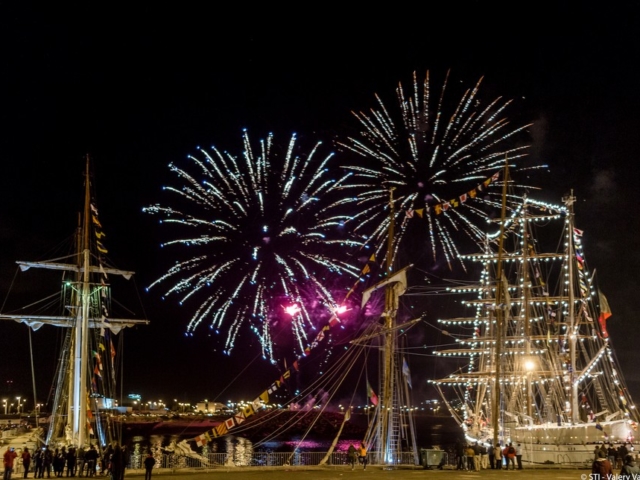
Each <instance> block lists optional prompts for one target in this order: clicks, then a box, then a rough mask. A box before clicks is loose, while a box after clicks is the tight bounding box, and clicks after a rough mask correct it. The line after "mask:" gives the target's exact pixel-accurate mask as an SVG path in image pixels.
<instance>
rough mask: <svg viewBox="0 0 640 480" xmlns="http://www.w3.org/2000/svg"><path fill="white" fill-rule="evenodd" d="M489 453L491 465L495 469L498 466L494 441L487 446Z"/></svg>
mask: <svg viewBox="0 0 640 480" xmlns="http://www.w3.org/2000/svg"><path fill="white" fill-rule="evenodd" d="M487 455H489V466H490V467H491V470H495V468H496V452H495V449H494V448H493V443H489V448H487Z"/></svg>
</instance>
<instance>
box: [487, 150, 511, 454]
mask: <svg viewBox="0 0 640 480" xmlns="http://www.w3.org/2000/svg"><path fill="white" fill-rule="evenodd" d="M508 183H509V164H508V162H507V160H506V159H505V164H504V179H503V183H502V211H501V215H500V219H501V221H500V239H499V241H498V267H497V271H496V308H495V313H496V356H495V369H496V377H495V380H494V400H493V404H492V407H493V408H492V409H491V410H492V412H491V423H492V427H493V446H494V448H498V445H499V439H500V419H499V416H500V364H501V358H500V357H501V354H502V336H503V335H504V312H505V310H503V308H502V307H501V304H502V288H503V281H502V253H503V248H504V223H505V218H506V215H507V184H508Z"/></svg>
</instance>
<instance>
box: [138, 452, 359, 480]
mask: <svg viewBox="0 0 640 480" xmlns="http://www.w3.org/2000/svg"><path fill="white" fill-rule="evenodd" d="M351 447H353V445H351ZM351 447H349V448H351ZM353 452H354V453H353V458H355V456H356V447H353ZM353 462H354V463H355V460H354V461H353ZM155 464H156V459H155V458H153V455H151V452H149V453H148V454H147V458H145V459H144V480H151V472H152V471H153V466H154V465H155Z"/></svg>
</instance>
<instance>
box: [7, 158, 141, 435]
mask: <svg viewBox="0 0 640 480" xmlns="http://www.w3.org/2000/svg"><path fill="white" fill-rule="evenodd" d="M89 171H90V169H89V156H88V155H87V158H86V167H85V190H84V209H83V213H82V215H81V217H80V218H79V221H78V223H79V226H78V233H77V242H76V243H77V250H76V253H75V254H74V255H73V257H75V259H76V261H75V264H74V263H69V264H67V263H60V262H59V261H57V260H58V259H57V260H53V261H42V262H23V261H19V262H17V263H18V265H19V266H20V269H21V270H22V271H26V270H29V269H30V268H44V269H49V270H60V271H64V272H71V273H73V274H75V279H74V282H75V284H76V286H75V287H74V286H72V288H73V293H72V295H71V306H70V307H69V306H67V309H68V310H69V311H70V312H71V315H64V314H61V315H29V314H4V313H0V320H14V321H16V322H20V323H25V324H26V325H27V326H29V327H30V328H33V329H34V330H37V329H38V328H40V327H41V326H42V325H45V324H46V325H53V326H57V327H63V328H69V329H71V330H72V331H71V332H70V338H71V340H72V341H71V347H70V349H69V351H67V352H65V353H63V355H64V356H65V358H66V360H65V362H64V364H65V365H66V369H65V374H66V375H68V376H67V378H68V379H69V381H68V383H66V382H63V379H62V378H59V382H58V383H59V384H58V388H60V389H61V388H65V385H66V388H67V389H68V390H67V393H66V395H64V396H66V407H67V408H66V416H67V418H66V427H65V437H66V439H65V440H66V442H67V443H70V444H74V445H80V446H83V445H86V444H87V443H88V442H89V435H88V433H89V425H88V409H89V405H88V398H89V394H90V384H89V378H90V370H89V369H90V363H91V359H92V357H91V355H90V348H89V334H90V331H91V330H92V329H109V330H110V331H111V332H113V333H118V332H119V331H120V330H122V329H123V328H126V327H132V326H135V325H146V324H148V323H149V321H148V320H137V319H123V318H109V319H107V318H105V316H104V315H103V313H102V312H99V311H98V310H99V309H98V308H92V303H93V302H94V300H93V299H92V295H93V294H95V291H94V288H95V286H94V285H93V284H92V282H91V275H92V274H94V275H95V274H100V275H102V276H106V275H107V274H109V275H121V276H123V277H125V278H126V279H128V278H130V277H131V276H132V275H133V272H129V271H123V270H118V269H115V268H110V267H107V266H103V265H95V264H92V262H91V245H92V242H91V239H92V221H93V218H92V212H91V180H90V174H89ZM98 288H101V287H100V286H99V287H98ZM63 368H65V367H63ZM63 383H64V385H63ZM56 401H57V400H56ZM52 425H53V422H52ZM51 434H52V432H51V431H50V432H49V436H51Z"/></svg>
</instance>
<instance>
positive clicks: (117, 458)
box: [105, 442, 122, 480]
mask: <svg viewBox="0 0 640 480" xmlns="http://www.w3.org/2000/svg"><path fill="white" fill-rule="evenodd" d="M105 457H106V455H105ZM109 470H110V471H111V479H112V480H120V473H121V472H122V449H121V448H120V445H118V442H113V448H112V449H111V462H110V463H109ZM105 473H106V472H105Z"/></svg>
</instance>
